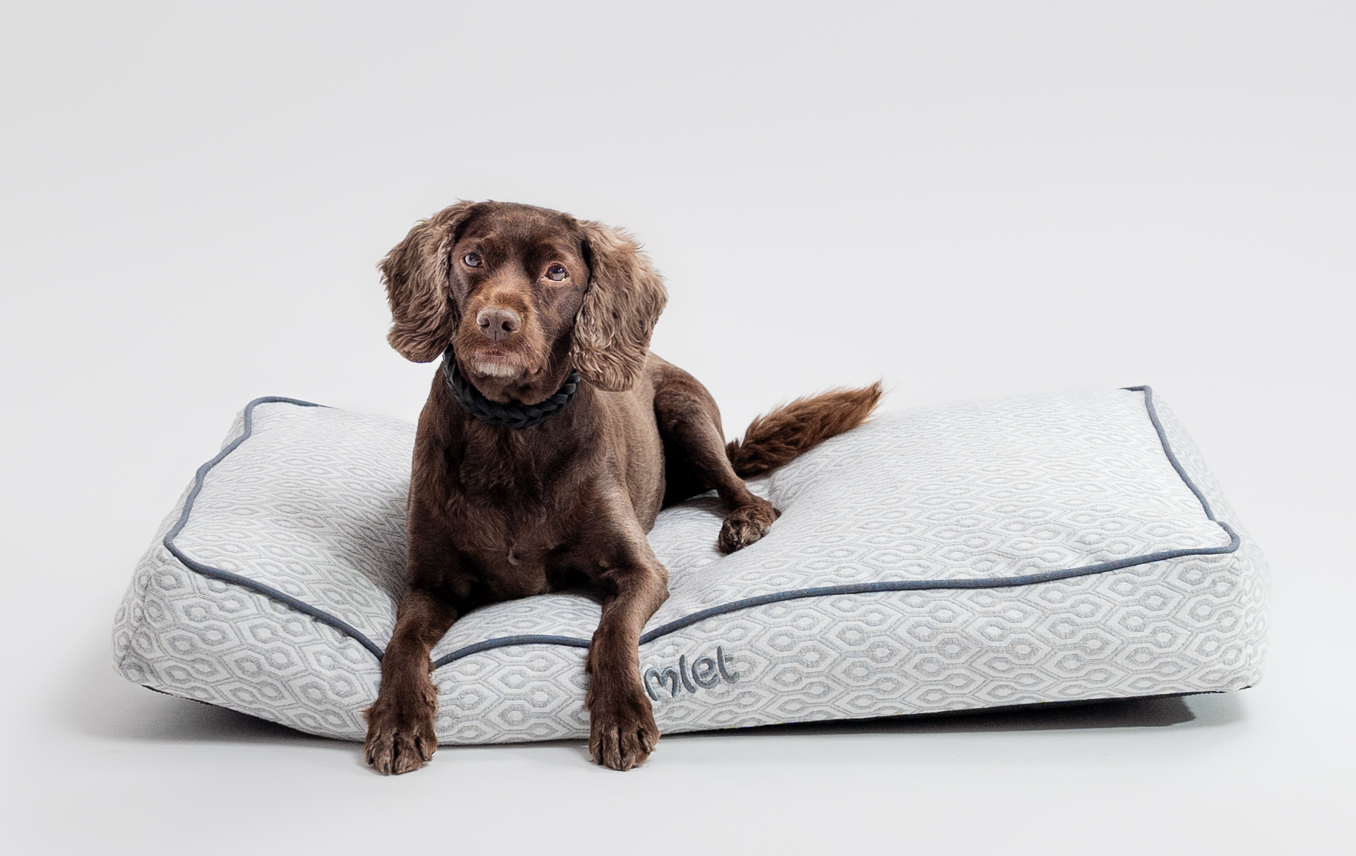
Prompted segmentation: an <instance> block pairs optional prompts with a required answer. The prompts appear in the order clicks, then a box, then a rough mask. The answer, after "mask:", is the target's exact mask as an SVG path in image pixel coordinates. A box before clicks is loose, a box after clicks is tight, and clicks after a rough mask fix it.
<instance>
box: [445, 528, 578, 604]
mask: <svg viewBox="0 0 1356 856" xmlns="http://www.w3.org/2000/svg"><path fill="white" fill-rule="evenodd" d="M534 512H535V509H531V508H528V509H516V510H515V511H514V512H513V513H509V512H505V511H501V510H498V509H492V508H486V507H484V506H481V507H479V508H476V509H475V510H474V513H472V514H469V515H465V516H462V515H454V519H453V520H452V521H451V522H452V527H453V530H452V531H453V532H454V533H455V534H454V538H455V539H456V541H457V542H458V545H457V546H458V547H459V548H460V551H461V552H462V554H463V556H464V557H465V558H467V559H469V560H470V561H471V564H472V565H473V566H474V569H473V570H474V573H475V576H476V577H477V578H478V580H479V583H480V585H481V586H482V587H483V588H484V590H485V593H486V594H487V595H488V596H489V599H490V600H492V601H499V600H512V599H515V598H520V597H530V596H531V595H536V594H545V593H546V592H548V591H552V590H554V589H557V588H560V587H561V586H562V585H563V584H564V582H565V579H564V577H565V575H564V572H563V570H562V569H561V568H560V566H559V565H560V563H559V562H558V561H557V559H558V557H559V556H560V554H561V553H562V551H563V550H564V549H566V548H567V546H568V544H569V541H570V539H569V538H568V535H567V532H566V530H565V529H564V528H563V527H561V526H560V525H558V522H556V521H552V520H551V519H550V518H549V516H548V515H545V514H541V513H534ZM458 517H460V518H461V519H460V520H458V519H457V518H458Z"/></svg>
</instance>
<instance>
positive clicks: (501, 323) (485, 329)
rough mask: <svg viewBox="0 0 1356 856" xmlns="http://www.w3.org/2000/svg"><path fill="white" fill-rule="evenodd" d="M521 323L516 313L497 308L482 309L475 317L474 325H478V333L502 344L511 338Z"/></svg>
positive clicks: (521, 320)
mask: <svg viewBox="0 0 1356 856" xmlns="http://www.w3.org/2000/svg"><path fill="white" fill-rule="evenodd" d="M522 323H523V319H521V318H519V317H518V313H517V312H514V311H513V310H512V309H502V308H500V307H498V306H491V307H487V308H485V309H482V310H480V313H479V314H478V315H476V324H478V325H480V332H481V333H483V334H485V335H486V336H488V337H490V338H491V339H493V340H494V341H496V342H502V341H504V340H505V339H507V338H508V337H509V336H512V335H513V334H514V333H516V332H517V331H518V328H519V327H521V326H522Z"/></svg>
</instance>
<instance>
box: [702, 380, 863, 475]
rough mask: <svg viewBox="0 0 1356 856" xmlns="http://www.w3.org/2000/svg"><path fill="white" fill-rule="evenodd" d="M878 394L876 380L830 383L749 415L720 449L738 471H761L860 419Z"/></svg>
mask: <svg viewBox="0 0 1356 856" xmlns="http://www.w3.org/2000/svg"><path fill="white" fill-rule="evenodd" d="M881 395H882V392H881V386H880V382H879V381H877V382H876V383H873V384H871V386H868V387H865V388H863V389H835V390H832V391H830V392H826V393H823V394H822V395H814V396H807V397H805V398H798V399H796V400H795V401H793V402H791V403H790V404H787V405H784V406H782V407H778V408H777V409H776V410H773V411H772V412H771V413H767V414H764V415H762V416H759V417H758V418H756V419H754V420H753V422H751V423H749V427H748V430H747V431H745V432H744V437H743V439H740V440H731V441H730V442H729V443H727V444H726V446H725V453H726V454H727V455H728V456H729V458H730V463H731V464H733V465H734V471H735V472H736V473H737V474H738V475H740V476H741V477H743V478H746V479H748V478H754V477H755V476H761V475H766V474H767V473H770V472H772V471H773V470H775V469H777V468H778V467H780V466H784V465H786V464H788V463H790V462H791V461H792V460H794V459H795V458H796V457H797V456H799V455H801V454H804V453H805V452H807V451H809V450H810V449H812V448H814V447H815V446H818V445H819V444H820V443H822V442H824V441H825V440H827V439H829V438H830V437H835V436H837V435H839V434H842V433H843V432H845V431H850V430H852V429H853V428H856V427H857V426H858V425H860V424H862V423H863V422H865V421H866V419H867V417H868V416H870V415H871V412H872V411H873V410H875V409H876V405H877V404H879V403H880V397H881Z"/></svg>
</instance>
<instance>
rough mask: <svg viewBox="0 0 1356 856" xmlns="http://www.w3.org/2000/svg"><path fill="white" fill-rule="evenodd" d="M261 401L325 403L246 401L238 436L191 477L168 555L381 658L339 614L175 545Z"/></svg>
mask: <svg viewBox="0 0 1356 856" xmlns="http://www.w3.org/2000/svg"><path fill="white" fill-rule="evenodd" d="M261 404H295V405H296V406H298V407H324V405H323V404H313V403H312V402H309V401H299V400H297V399H295V398H281V397H279V396H265V397H263V398H256V399H254V400H253V401H251V402H250V403H249V404H246V405H245V428H244V430H243V431H241V432H240V436H239V437H236V438H235V439H234V440H232V441H231V442H230V444H228V445H227V446H226V448H224V449H222V450H221V451H220V452H218V453H217V456H216V457H215V458H213V459H212V460H210V461H208V462H207V463H205V464H203V465H202V466H201V467H198V473H197V476H196V477H195V478H194V480H193V488H192V489H191V490H190V491H189V492H188V499H186V500H185V501H184V510H183V512H182V513H180V515H179V520H178V522H176V523H175V524H174V527H173V528H172V529H170V531H169V532H167V533H165V540H164V542H163V543H164V545H165V549H166V550H169V551H170V555H172V556H174V558H176V559H178V560H179V561H180V562H182V563H183V564H184V566H185V567H187V568H191V569H192V570H195V571H197V572H198V573H200V574H202V575H203V576H205V577H210V578H212V579H215V580H222V581H223V582H228V583H232V584H233V585H238V586H241V587H242V588H247V589H249V590H250V591H254V592H258V593H259V594H262V595H264V596H265V597H271V598H273V599H274V600H276V601H279V602H280V603H285V604H287V605H288V606H290V607H292V608H293V609H295V610H297V611H298V612H304V613H306V614H307V615H309V616H311V617H312V618H314V619H316V620H317V621H320V622H322V623H324V624H328V625H330V626H331V627H333V628H335V629H336V630H338V631H340V632H341V633H346V634H348V635H349V636H352V637H353V638H354V639H356V640H357V641H358V644H360V645H362V646H363V647H364V648H366V649H367V650H369V651H371V652H372V653H373V655H375V656H376V658H377V659H378V660H380V659H381V655H382V650H381V648H379V647H377V645H376V643H374V642H373V641H372V640H371V639H368V638H367V636H366V635H365V634H364V633H363V632H362V631H361V630H359V629H358V628H356V627H354V626H353V625H351V624H349V623H348V622H347V621H344V620H343V619H342V618H338V617H336V616H333V615H330V614H329V613H328V612H325V611H324V610H323V609H317V608H315V607H314V606H311V605H310V604H309V603H306V602H305V601H302V600H298V599H297V598H295V597H292V595H290V594H288V593H287V592H283V591H278V590H277V589H275V588H273V587H272V586H268V585H264V584H263V583H261V582H258V581H256V580H252V579H250V578H249V577H242V576H240V575H239V574H233V573H231V572H230V571H223V570H222V569H221V568H214V567H212V566H211V565H204V564H203V563H202V562H199V561H198V560H196V559H193V558H190V557H189V556H188V555H186V554H185V553H184V552H183V551H182V550H180V549H179V548H178V547H176V546H175V545H174V539H175V538H176V537H177V536H178V535H179V533H180V532H182V531H183V529H184V526H186V525H187V524H188V515H189V512H191V511H192V510H193V502H194V500H196V499H197V498H198V494H199V493H201V492H202V486H203V482H204V481H205V480H206V478H207V474H208V473H209V472H211V470H212V468H213V467H215V466H216V465H217V464H219V463H221V462H222V461H223V460H225V459H226V456H227V455H229V454H231V453H232V452H234V451H235V450H236V449H238V448H240V444H241V443H243V442H245V441H246V440H248V439H249V438H250V435H251V434H253V433H254V408H256V407H258V406H259V405H261Z"/></svg>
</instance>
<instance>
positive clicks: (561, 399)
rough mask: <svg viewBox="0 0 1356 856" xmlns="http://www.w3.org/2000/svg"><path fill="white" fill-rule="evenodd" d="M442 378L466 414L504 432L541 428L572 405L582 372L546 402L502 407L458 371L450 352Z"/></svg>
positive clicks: (573, 374) (573, 375) (567, 380)
mask: <svg viewBox="0 0 1356 856" xmlns="http://www.w3.org/2000/svg"><path fill="white" fill-rule="evenodd" d="M443 378H444V379H446V380H447V388H448V389H450V390H451V391H452V397H453V398H455V399H456V400H457V403H458V404H460V405H461V406H462V407H464V408H466V410H467V412H469V413H470V414H471V415H472V416H474V417H475V418H477V419H479V420H480V421H482V422H488V423H489V424H491V425H497V426H500V427H503V428H531V427H532V426H533V425H538V424H540V423H541V422H543V421H545V420H546V418H547V417H549V416H550V415H551V414H553V413H555V412H557V411H559V410H560V409H561V408H563V407H564V406H565V405H567V404H569V403H570V399H571V398H574V393H575V391H576V390H578V389H579V372H576V371H572V372H570V376H569V377H567V378H565V383H563V384H561V386H560V389H558V390H556V391H555V392H554V393H553V394H551V395H550V396H548V397H547V398H546V400H545V401H541V402H538V403H536V404H500V403H498V402H495V401H490V400H489V399H488V398H486V397H485V396H484V395H482V394H481V392H480V390H478V389H476V388H475V387H474V386H472V385H471V384H470V383H468V382H467V380H466V378H464V377H462V376H461V371H460V370H459V369H458V368H457V358H456V357H455V356H454V355H453V354H452V349H451V348H448V349H447V350H446V351H444V352H443Z"/></svg>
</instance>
